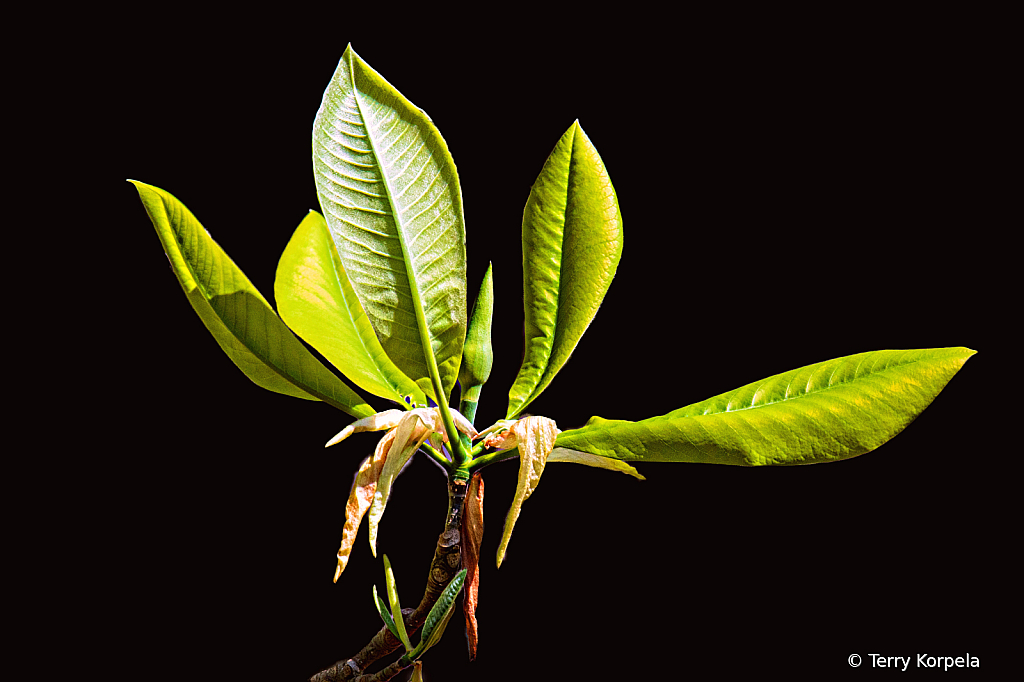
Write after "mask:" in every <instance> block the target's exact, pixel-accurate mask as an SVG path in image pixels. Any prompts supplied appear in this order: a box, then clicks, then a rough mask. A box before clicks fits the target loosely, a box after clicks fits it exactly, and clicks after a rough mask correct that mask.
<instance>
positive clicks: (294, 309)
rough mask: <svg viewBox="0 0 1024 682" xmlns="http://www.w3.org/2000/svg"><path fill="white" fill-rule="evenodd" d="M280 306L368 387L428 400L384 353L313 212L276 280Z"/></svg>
mask: <svg viewBox="0 0 1024 682" xmlns="http://www.w3.org/2000/svg"><path fill="white" fill-rule="evenodd" d="M274 298H275V299H276V300H277V307H278V310H280V311H281V319H283V320H284V321H285V322H286V323H287V324H288V326H289V327H291V328H292V330H293V331H294V332H295V333H296V334H298V335H299V336H301V337H302V338H303V339H305V340H306V342H307V343H308V344H309V345H311V346H313V348H316V349H317V350H318V351H320V353H321V354H322V355H323V356H324V357H325V358H327V359H328V360H330V362H331V364H333V365H334V366H335V367H337V368H338V369H339V370H341V373H342V374H344V375H345V376H346V377H348V378H349V379H351V380H352V383H354V384H355V385H356V386H358V387H359V388H361V389H363V390H364V391H369V392H370V393H372V394H374V395H377V396H380V397H381V398H387V399H389V400H393V401H395V402H398V403H403V404H406V403H405V402H404V398H405V396H411V397H412V400H413V402H415V403H419V404H421V405H426V402H427V401H426V398H425V397H424V395H423V391H421V390H420V389H419V387H418V386H416V384H415V383H413V381H412V379H410V378H409V377H407V376H405V374H403V373H402V370H400V369H398V367H396V366H395V363H393V362H391V359H390V358H389V357H388V356H387V354H386V353H385V352H384V348H382V347H381V345H380V341H378V340H377V335H376V334H375V333H374V332H373V327H372V326H371V325H370V321H369V320H368V319H367V318H366V313H364V312H363V307H362V305H360V304H359V299H358V298H357V297H356V294H355V291H354V290H353V289H352V285H351V283H350V282H349V281H348V276H347V275H346V274H345V266H344V265H343V264H342V263H341V259H340V258H339V257H338V252H337V250H336V249H335V246H334V241H333V240H332V239H331V233H330V231H329V230H328V229H327V222H326V221H325V220H324V218H323V216H322V215H320V214H319V213H317V212H316V211H310V212H309V213H308V214H307V215H306V217H305V218H304V219H303V220H302V222H301V223H299V226H298V227H297V228H296V229H295V234H293V235H292V238H291V240H289V242H288V246H286V247H285V250H284V253H283V254H281V261H280V262H279V263H278V265H277V277H276V279H275V280H274Z"/></svg>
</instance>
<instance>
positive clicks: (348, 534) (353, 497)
mask: <svg viewBox="0 0 1024 682" xmlns="http://www.w3.org/2000/svg"><path fill="white" fill-rule="evenodd" d="M394 440H395V431H393V430H392V431H388V432H387V433H386V434H384V437H383V438H381V439H380V442H379V443H377V449H376V450H374V452H373V455H372V456H370V457H367V458H366V459H364V460H363V463H362V464H360V465H359V471H358V472H357V473H356V478H355V481H353V483H352V490H351V492H349V494H348V501H347V502H346V503H345V527H344V528H343V529H342V531H341V548H340V549H339V550H338V567H337V568H336V569H335V570H334V582H338V578H339V577H340V576H341V572H342V571H344V570H345V566H347V565H348V555H349V554H350V553H351V552H352V545H353V544H354V543H355V541H356V534H357V533H359V524H360V523H361V522H362V520H363V515H365V514H366V510H367V509H369V508H370V505H371V504H372V503H373V495H374V493H375V492H376V490H377V479H378V478H379V477H380V473H381V470H382V469H383V468H384V463H385V461H387V456H388V452H389V451H390V449H391V444H392V443H393V442H394Z"/></svg>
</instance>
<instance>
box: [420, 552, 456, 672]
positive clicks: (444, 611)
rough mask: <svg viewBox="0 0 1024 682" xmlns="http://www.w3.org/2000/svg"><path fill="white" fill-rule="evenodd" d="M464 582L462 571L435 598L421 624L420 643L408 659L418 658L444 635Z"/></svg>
mask: <svg viewBox="0 0 1024 682" xmlns="http://www.w3.org/2000/svg"><path fill="white" fill-rule="evenodd" d="M465 581H466V569H462V570H461V571H459V572H458V573H456V574H455V577H454V578H452V581H451V582H450V583H448V586H447V587H445V588H444V591H442V592H441V596H440V597H438V598H437V601H436V602H435V603H434V606H432V607H431V609H430V613H428V614H427V619H426V620H425V621H424V622H423V631H422V632H421V633H420V643H419V644H418V645H417V646H416V648H415V649H414V650H413V651H412V654H410V656H409V657H410V658H419V657H420V656H422V655H423V654H424V652H426V651H427V649H429V648H430V647H432V646H434V645H435V644H437V642H438V641H440V639H441V635H443V634H444V630H445V628H446V627H447V626H448V621H449V620H450V619H451V617H452V612H454V611H455V598H456V597H458V596H459V592H460V591H461V590H462V584H463V583H464V582H465Z"/></svg>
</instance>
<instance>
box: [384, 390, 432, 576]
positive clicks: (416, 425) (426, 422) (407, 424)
mask: <svg viewBox="0 0 1024 682" xmlns="http://www.w3.org/2000/svg"><path fill="white" fill-rule="evenodd" d="M443 430H444V425H443V424H442V422H441V415H440V413H439V412H438V411H437V408H433V407H423V408H418V409H415V410H409V411H408V412H406V413H405V414H404V415H402V419H401V421H399V422H398V426H397V427H395V428H394V429H392V430H391V431H389V432H388V433H389V434H392V433H393V434H395V435H394V443H393V444H392V446H391V454H390V456H389V457H388V458H387V460H386V461H385V462H384V468H383V469H382V470H381V472H380V478H379V479H378V481H377V487H376V489H375V491H374V493H373V505H372V506H371V507H370V515H369V521H370V550H371V551H372V552H373V556H375V557H376V556H377V527H378V525H379V524H380V517H381V516H383V515H384V508H385V507H386V506H387V503H388V496H389V495H390V494H391V484H392V483H394V481H395V478H396V477H397V476H398V474H399V472H400V471H401V470H402V467H403V466H404V465H405V463H406V462H407V461H409V458H410V457H412V455H413V453H415V452H416V451H417V450H419V449H420V446H421V445H423V443H424V441H426V440H427V437H428V436H430V434H431V433H434V432H435V431H443Z"/></svg>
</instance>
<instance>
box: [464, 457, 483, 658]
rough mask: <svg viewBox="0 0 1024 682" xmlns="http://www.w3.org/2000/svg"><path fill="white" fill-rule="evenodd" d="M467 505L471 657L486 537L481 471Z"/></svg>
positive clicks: (472, 482) (471, 483)
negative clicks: (481, 549) (482, 542)
mask: <svg viewBox="0 0 1024 682" xmlns="http://www.w3.org/2000/svg"><path fill="white" fill-rule="evenodd" d="M465 504H466V506H465V508H464V510H463V512H462V567H463V568H465V569H466V595H465V597H463V601H462V609H463V611H465V613H466V639H467V640H468V642H469V660H471V661H472V660H473V659H475V658H476V643H477V623H476V605H477V595H478V594H479V591H480V542H481V541H482V540H483V537H484V479H483V476H482V475H481V474H480V472H479V471H478V472H477V473H475V474H473V477H472V478H470V479H469V487H468V489H467V490H466V503H465Z"/></svg>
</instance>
